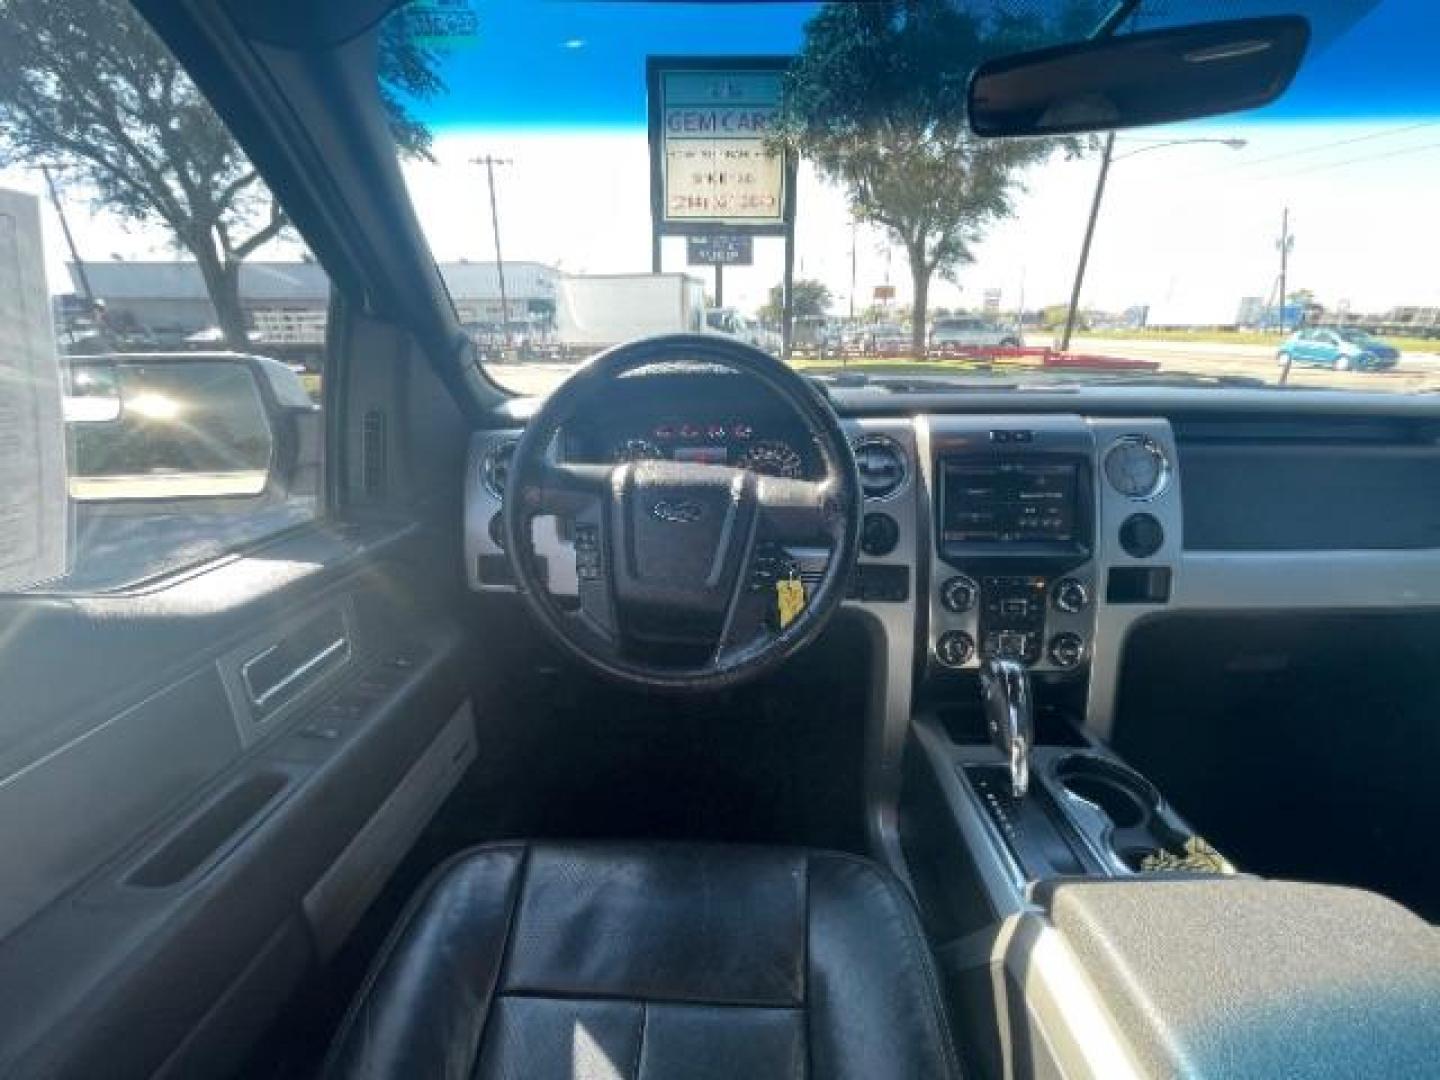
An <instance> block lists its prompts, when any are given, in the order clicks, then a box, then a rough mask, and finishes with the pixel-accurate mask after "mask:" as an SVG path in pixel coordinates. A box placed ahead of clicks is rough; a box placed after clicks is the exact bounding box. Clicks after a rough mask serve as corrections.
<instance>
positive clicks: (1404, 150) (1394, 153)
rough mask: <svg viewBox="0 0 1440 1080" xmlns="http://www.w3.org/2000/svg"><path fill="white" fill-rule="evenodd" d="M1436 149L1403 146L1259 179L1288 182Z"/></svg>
mask: <svg viewBox="0 0 1440 1080" xmlns="http://www.w3.org/2000/svg"><path fill="white" fill-rule="evenodd" d="M1436 149H1440V142H1432V143H1423V144H1422V145H1420V146H1402V147H1400V149H1398V150H1391V151H1388V152H1387V153H1384V154H1367V155H1365V156H1363V157H1353V158H1346V159H1345V160H1344V161H1324V162H1321V163H1320V164H1319V165H1311V166H1310V167H1309V168H1305V169H1292V170H1291V171H1289V172H1279V173H1273V174H1271V175H1269V176H1262V177H1260V178H1259V179H1260V181H1265V180H1286V179H1289V178H1290V177H1292V176H1305V175H1308V174H1309V173H1317V172H1325V171H1326V170H1328V169H1340V168H1344V167H1345V166H1346V165H1359V164H1362V163H1365V162H1371V161H1386V160H1388V159H1390V158H1397V157H1404V156H1405V155H1406V154H1418V153H1420V152H1422V151H1425V150H1436Z"/></svg>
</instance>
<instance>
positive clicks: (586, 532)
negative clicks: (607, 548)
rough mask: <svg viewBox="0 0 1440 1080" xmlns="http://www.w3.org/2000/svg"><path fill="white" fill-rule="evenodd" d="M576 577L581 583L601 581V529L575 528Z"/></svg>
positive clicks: (593, 526)
mask: <svg viewBox="0 0 1440 1080" xmlns="http://www.w3.org/2000/svg"><path fill="white" fill-rule="evenodd" d="M575 576H576V577H577V578H579V579H580V580H581V581H599V580H600V576H601V568H600V527H599V526H598V525H588V524H584V523H581V524H577V525H576V526H575Z"/></svg>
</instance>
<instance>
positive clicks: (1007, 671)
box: [980, 656, 1035, 799]
mask: <svg viewBox="0 0 1440 1080" xmlns="http://www.w3.org/2000/svg"><path fill="white" fill-rule="evenodd" d="M980 695H981V699H982V701H983V703H984V707H985V726H986V727H987V728H988V729H989V732H990V741H991V742H992V743H994V744H995V746H996V748H997V749H999V751H1000V752H1001V753H1002V754H1004V755H1005V760H1006V761H1007V762H1008V763H1009V765H1010V789H1011V792H1012V793H1013V794H1014V796H1015V797H1016V798H1017V799H1019V798H1023V797H1024V795H1025V793H1026V792H1027V791H1028V790H1029V789H1030V748H1031V746H1033V745H1034V742H1035V722H1034V714H1033V712H1032V711H1031V705H1030V673H1029V672H1028V671H1026V670H1025V666H1024V665H1023V664H1020V663H1018V662H1016V661H1014V660H1008V659H1003V658H1001V657H998V656H991V657H987V658H986V659H985V661H984V662H983V663H981V665H980Z"/></svg>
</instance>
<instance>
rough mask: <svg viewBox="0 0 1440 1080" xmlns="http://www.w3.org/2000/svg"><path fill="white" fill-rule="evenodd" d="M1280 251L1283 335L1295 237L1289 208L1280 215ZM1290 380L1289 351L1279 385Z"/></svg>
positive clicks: (1281, 325)
mask: <svg viewBox="0 0 1440 1080" xmlns="http://www.w3.org/2000/svg"><path fill="white" fill-rule="evenodd" d="M1275 246H1276V247H1277V248H1279V250H1280V333H1282V334H1283V333H1285V275H1286V274H1287V272H1288V271H1289V269H1290V250H1291V249H1292V248H1293V247H1294V246H1295V237H1293V236H1291V235H1290V208H1289V207H1288V206H1287V207H1285V210H1284V212H1283V213H1282V214H1281V215H1280V239H1279V240H1277V241H1275ZM1289 378H1290V351H1289V350H1288V349H1287V350H1286V351H1285V366H1284V367H1283V368H1281V369H1280V385H1281V386H1284V385H1285V383H1286V382H1287V381H1288V380H1289Z"/></svg>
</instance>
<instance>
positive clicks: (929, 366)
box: [790, 356, 993, 375]
mask: <svg viewBox="0 0 1440 1080" xmlns="http://www.w3.org/2000/svg"><path fill="white" fill-rule="evenodd" d="M790 366H791V367H795V368H799V369H800V370H801V371H844V370H845V369H846V368H849V367H853V368H855V369H856V370H857V371H858V370H864V371H875V370H883V371H884V372H885V373H886V374H889V375H925V374H929V373H934V372H937V371H939V372H947V373H949V374H952V375H953V374H955V373H957V372H961V373H963V372H966V371H976V372H985V371H991V370H993V365H991V364H989V363H987V362H985V361H974V360H915V359H912V358H910V357H907V356H849V357H845V358H843V359H842V358H841V357H828V356H827V357H826V358H825V359H824V360H821V359H820V358H819V357H817V356H793V357H791V358H790Z"/></svg>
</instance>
